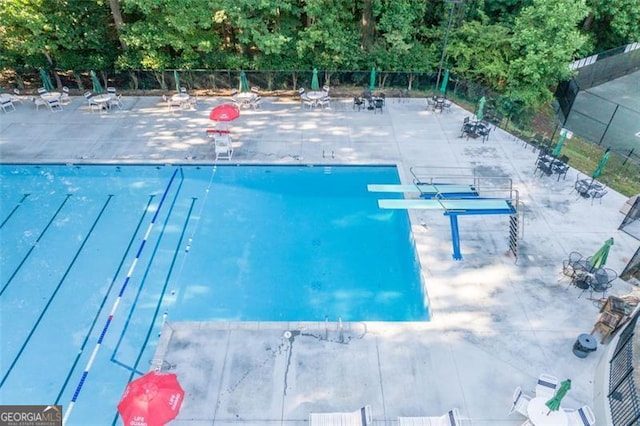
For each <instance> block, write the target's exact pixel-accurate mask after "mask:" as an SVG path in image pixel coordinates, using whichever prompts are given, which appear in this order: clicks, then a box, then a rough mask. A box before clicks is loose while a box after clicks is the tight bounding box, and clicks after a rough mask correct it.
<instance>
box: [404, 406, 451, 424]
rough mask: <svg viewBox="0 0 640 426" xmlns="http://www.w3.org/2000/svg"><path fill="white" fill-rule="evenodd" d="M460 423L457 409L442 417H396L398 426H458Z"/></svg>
mask: <svg viewBox="0 0 640 426" xmlns="http://www.w3.org/2000/svg"><path fill="white" fill-rule="evenodd" d="M461 422H462V420H461V418H460V413H459V412H458V409H457V408H454V409H453V410H449V411H448V412H447V413H446V414H444V415H442V416H423V417H398V426H434V425H435V426H460V425H461V424H462V423H461Z"/></svg>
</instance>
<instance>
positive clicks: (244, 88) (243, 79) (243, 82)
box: [240, 71, 251, 92]
mask: <svg viewBox="0 0 640 426" xmlns="http://www.w3.org/2000/svg"><path fill="white" fill-rule="evenodd" d="M249 90H251V88H250V87H249V82H248V81H247V74H245V72H244V71H240V91H241V92H248V91H249Z"/></svg>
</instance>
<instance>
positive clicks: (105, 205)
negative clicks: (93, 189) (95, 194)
mask: <svg viewBox="0 0 640 426" xmlns="http://www.w3.org/2000/svg"><path fill="white" fill-rule="evenodd" d="M111 198H113V195H112V194H109V195H108V196H107V201H105V203H104V205H103V206H102V209H101V210H100V213H98V216H97V217H96V219H95V220H94V221H93V225H91V228H90V229H89V232H87V235H85V237H84V239H83V240H82V243H81V244H80V246H79V247H78V250H76V253H75V255H74V256H73V259H71V262H70V263H69V266H67V269H66V270H65V271H64V274H63V275H62V277H61V278H60V281H58V285H57V286H56V288H55V290H54V291H53V293H51V296H49V300H48V301H47V304H46V305H45V306H44V309H43V310H42V312H40V315H39V316H38V319H37V320H36V323H35V324H34V325H33V327H32V328H31V331H30V332H29V334H28V335H27V338H26V339H25V341H24V343H22V346H21V347H20V350H19V351H18V353H17V355H16V356H15V358H14V359H13V361H12V362H11V365H10V366H9V368H8V369H7V372H6V373H5V375H4V377H2V381H0V388H1V387H2V386H3V385H4V383H5V382H6V381H7V378H8V377H9V375H10V374H11V371H12V370H13V368H14V367H15V365H16V363H17V362H18V360H19V359H20V357H21V356H22V353H23V352H24V350H25V348H26V347H27V345H28V344H29V341H30V340H31V337H33V334H34V333H35V331H36V329H37V328H38V326H39V325H40V321H42V318H44V315H45V314H46V313H47V310H49V307H50V306H51V303H52V302H53V300H54V299H55V297H56V295H57V294H58V291H59V290H60V288H61V287H62V284H63V283H64V282H65V280H66V278H67V275H69V272H70V271H71V268H72V267H73V266H74V264H75V263H76V260H77V259H78V257H79V256H80V253H81V252H82V249H83V248H84V246H85V245H86V244H87V241H89V238H90V237H91V235H92V234H93V230H94V229H95V228H96V226H97V225H98V222H99V221H100V218H101V217H102V215H103V214H104V212H105V210H106V209H107V206H108V205H109V201H111Z"/></svg>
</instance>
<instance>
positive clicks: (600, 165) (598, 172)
mask: <svg viewBox="0 0 640 426" xmlns="http://www.w3.org/2000/svg"><path fill="white" fill-rule="evenodd" d="M608 160H609V149H607V150H606V151H605V152H604V154H603V155H602V158H600V161H599V162H598V166H597V167H596V169H595V170H594V171H593V173H592V174H591V177H592V178H594V179H597V178H599V177H600V175H601V174H602V171H603V170H604V166H605V164H607V161H608Z"/></svg>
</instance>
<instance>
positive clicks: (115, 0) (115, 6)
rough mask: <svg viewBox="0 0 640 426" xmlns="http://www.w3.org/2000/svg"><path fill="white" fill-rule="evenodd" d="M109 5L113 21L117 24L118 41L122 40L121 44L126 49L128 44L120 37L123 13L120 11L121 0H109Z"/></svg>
mask: <svg viewBox="0 0 640 426" xmlns="http://www.w3.org/2000/svg"><path fill="white" fill-rule="evenodd" d="M109 7H110V8H111V16H113V22H114V24H115V26H116V35H117V36H118V41H119V42H120V46H121V47H122V49H123V50H126V48H127V45H126V44H125V42H124V41H123V40H122V39H121V38H120V30H121V29H122V24H123V23H124V22H123V21H122V14H121V13H120V4H119V0H109Z"/></svg>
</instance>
